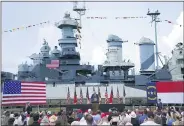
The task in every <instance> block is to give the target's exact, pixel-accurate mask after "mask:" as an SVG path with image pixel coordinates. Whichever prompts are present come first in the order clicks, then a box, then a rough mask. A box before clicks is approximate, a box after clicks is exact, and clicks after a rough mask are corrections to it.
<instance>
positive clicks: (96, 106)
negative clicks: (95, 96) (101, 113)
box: [92, 102, 99, 112]
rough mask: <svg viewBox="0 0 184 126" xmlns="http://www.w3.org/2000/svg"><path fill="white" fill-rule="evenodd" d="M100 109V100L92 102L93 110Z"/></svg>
mask: <svg viewBox="0 0 184 126" xmlns="http://www.w3.org/2000/svg"><path fill="white" fill-rule="evenodd" d="M97 110H99V103H98V102H93V103H92V111H93V112H97Z"/></svg>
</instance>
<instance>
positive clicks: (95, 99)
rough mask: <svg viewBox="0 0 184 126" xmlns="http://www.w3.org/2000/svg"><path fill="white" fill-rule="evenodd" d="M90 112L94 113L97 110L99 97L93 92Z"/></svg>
mask: <svg viewBox="0 0 184 126" xmlns="http://www.w3.org/2000/svg"><path fill="white" fill-rule="evenodd" d="M91 104H92V111H93V112H96V111H97V110H98V109H99V96H98V94H96V92H94V93H93V94H92V96H91Z"/></svg>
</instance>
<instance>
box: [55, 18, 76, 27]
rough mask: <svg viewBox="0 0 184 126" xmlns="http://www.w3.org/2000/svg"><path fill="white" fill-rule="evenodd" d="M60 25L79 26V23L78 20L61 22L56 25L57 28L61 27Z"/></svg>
mask: <svg viewBox="0 0 184 126" xmlns="http://www.w3.org/2000/svg"><path fill="white" fill-rule="evenodd" d="M60 25H73V26H77V25H78V22H77V21H76V20H71V19H69V20H61V21H59V22H58V23H55V26H56V27H59V26H60Z"/></svg>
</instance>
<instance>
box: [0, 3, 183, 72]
mask: <svg viewBox="0 0 184 126" xmlns="http://www.w3.org/2000/svg"><path fill="white" fill-rule="evenodd" d="M85 5H86V8H87V11H86V14H85V15H84V16H83V17H82V30H81V32H82V41H81V49H80V48H78V49H77V50H78V51H79V52H80V53H81V63H87V62H90V63H91V64H94V65H97V64H103V62H104V60H105V59H106V56H105V53H106V51H107V42H106V40H107V38H108V35H110V34H114V35H117V36H119V37H120V38H122V39H123V40H128V43H124V44H123V52H122V53H123V59H126V60H128V59H130V61H131V62H133V63H135V68H136V71H137V70H139V69H140V63H139V62H140V60H139V57H140V56H139V47H138V46H136V45H134V43H136V42H138V41H139V40H140V39H141V38H142V37H143V36H144V37H147V38H150V39H151V40H153V41H155V37H154V27H153V26H152V25H151V23H150V21H151V17H147V18H144V19H119V20H118V19H115V17H126V16H127V17H133V16H135V17H136V16H147V15H146V14H147V11H148V8H149V9H150V11H151V12H152V11H156V10H159V11H160V13H161V14H160V16H159V18H160V20H162V22H160V23H159V24H158V28H157V29H158V48H159V52H161V53H162V55H167V56H170V55H171V50H172V49H173V48H174V46H175V44H176V43H178V42H183V27H179V26H178V25H175V24H183V3H181V2H86V3H85ZM79 6H82V3H79ZM72 8H73V3H72V2H2V30H7V29H13V28H17V27H21V26H28V25H33V24H37V23H40V22H44V21H49V22H50V23H49V24H46V25H42V26H37V27H33V28H28V29H26V30H19V31H15V32H11V33H10V32H9V33H3V34H2V70H3V71H7V72H12V73H17V71H18V65H19V64H21V63H23V62H26V61H27V62H28V63H29V64H30V63H32V61H31V60H30V59H29V58H28V56H30V55H31V54H32V53H39V49H40V48H41V45H42V43H43V39H46V40H47V41H48V43H49V45H50V47H51V48H52V49H53V47H54V46H55V45H58V39H60V38H61V35H62V33H61V30H60V29H58V28H56V27H55V26H54V23H55V22H58V21H60V20H62V18H63V16H64V13H65V12H66V11H68V12H70V14H71V16H72V17H74V18H78V15H77V13H76V12H74V11H72ZM171 8H172V9H171ZM87 17H107V18H108V19H104V20H100V19H95V20H94V19H87ZM164 20H170V21H172V22H173V23H174V24H169V23H167V22H165V21H164Z"/></svg>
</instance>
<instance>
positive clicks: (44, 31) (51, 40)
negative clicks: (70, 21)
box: [30, 24, 61, 53]
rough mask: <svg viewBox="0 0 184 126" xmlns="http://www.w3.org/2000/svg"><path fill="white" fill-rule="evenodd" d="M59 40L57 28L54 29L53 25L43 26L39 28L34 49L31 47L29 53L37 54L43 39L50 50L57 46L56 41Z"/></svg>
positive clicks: (59, 34)
mask: <svg viewBox="0 0 184 126" xmlns="http://www.w3.org/2000/svg"><path fill="white" fill-rule="evenodd" d="M60 38H61V32H60V30H59V29H58V28H57V27H55V26H54V25H53V24H49V25H45V26H43V27H41V28H39V31H38V41H37V44H36V45H35V47H33V49H32V50H30V53H33V52H36V53H39V51H40V48H41V46H42V44H43V39H46V41H47V42H48V44H49V46H50V47H51V50H52V49H53V48H54V46H58V39H60Z"/></svg>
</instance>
